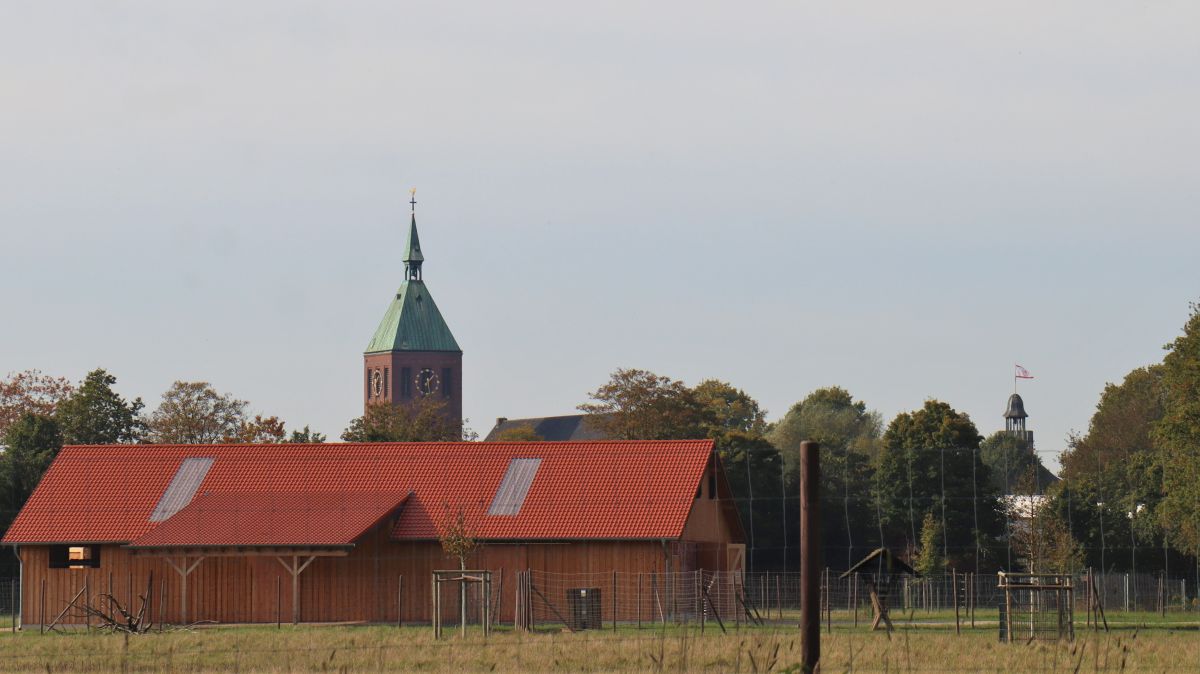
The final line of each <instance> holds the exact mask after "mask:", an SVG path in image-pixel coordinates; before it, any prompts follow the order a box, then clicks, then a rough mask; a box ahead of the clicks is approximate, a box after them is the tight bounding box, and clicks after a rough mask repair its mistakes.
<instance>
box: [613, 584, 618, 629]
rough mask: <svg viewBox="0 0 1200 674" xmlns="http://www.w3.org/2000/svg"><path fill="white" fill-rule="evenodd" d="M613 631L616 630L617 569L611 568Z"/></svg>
mask: <svg viewBox="0 0 1200 674" xmlns="http://www.w3.org/2000/svg"><path fill="white" fill-rule="evenodd" d="M612 607H613V631H614V632H616V631H617V571H616V569H613V583H612Z"/></svg>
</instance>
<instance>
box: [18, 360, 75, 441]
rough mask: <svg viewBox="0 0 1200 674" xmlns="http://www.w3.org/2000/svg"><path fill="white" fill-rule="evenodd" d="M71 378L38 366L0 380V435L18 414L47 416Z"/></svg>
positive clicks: (66, 391) (63, 395) (67, 389)
mask: <svg viewBox="0 0 1200 674" xmlns="http://www.w3.org/2000/svg"><path fill="white" fill-rule="evenodd" d="M71 390H72V387H71V382H69V381H67V380H66V379H65V378H63V377H51V376H50V375H47V374H43V373H42V372H41V370H25V371H24V372H18V373H16V374H12V373H10V374H9V375H8V377H6V378H5V379H3V380H0V437H3V435H4V432H5V430H6V429H7V428H8V426H9V424H11V423H13V422H14V421H16V420H17V419H19V418H20V417H21V415H22V414H25V413H26V412H29V413H31V414H40V415H43V416H50V415H52V414H54V412H55V410H57V409H58V404H59V403H60V402H62V400H63V399H64V398H66V397H67V396H68V395H70V394H71Z"/></svg>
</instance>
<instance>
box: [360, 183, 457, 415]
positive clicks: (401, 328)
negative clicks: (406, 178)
mask: <svg viewBox="0 0 1200 674" xmlns="http://www.w3.org/2000/svg"><path fill="white" fill-rule="evenodd" d="M409 203H410V204H411V205H412V216H411V217H412V220H411V223H410V225H409V228H408V242H407V244H406V245H405V249H404V282H403V283H401V284H400V289H399V290H397V291H396V295H395V297H393V298H392V301H391V303H390V304H389V305H388V308H387V311H386V312H385V313H384V314H383V320H382V321H380V323H379V327H378V328H376V329H375V335H374V336H372V337H371V343H370V344H368V345H367V349H366V351H365V352H363V386H364V390H363V402H364V407H366V406H367V405H374V404H376V403H390V404H395V405H398V404H403V403H407V402H411V401H413V400H414V399H416V398H418V397H421V396H438V397H439V398H441V399H442V400H443V401H444V402H445V404H446V414H447V415H449V416H450V417H451V418H452V419H453V420H454V421H455V422H456V423H461V422H462V349H460V348H459V347H458V342H457V341H455V339H454V335H453V334H451V333H450V328H449V326H447V325H446V321H445V320H444V319H443V318H442V313H441V312H440V311H438V308H437V304H435V303H434V301H433V296H432V295H430V294H429V289H428V288H427V287H425V281H424V280H423V279H422V278H421V266H422V264H423V263H424V262H425V256H424V255H422V254H421V240H420V239H419V238H418V237H417V213H416V210H417V200H416V190H415V189H414V190H413V198H412V200H411V201H410V202H409Z"/></svg>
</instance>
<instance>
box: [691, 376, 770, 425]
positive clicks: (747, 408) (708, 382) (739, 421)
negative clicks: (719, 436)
mask: <svg viewBox="0 0 1200 674" xmlns="http://www.w3.org/2000/svg"><path fill="white" fill-rule="evenodd" d="M692 393H693V395H694V396H695V397H696V400H697V402H699V403H700V405H701V406H702V407H703V408H704V410H705V415H704V416H705V417H706V418H704V419H703V423H704V424H706V425H707V426H708V428H709V433H708V434H709V435H710V436H712V435H714V434H715V433H720V432H732V431H740V432H742V433H751V434H754V435H763V434H764V433H766V430H767V411H766V410H764V409H762V408H761V407H759V405H758V401H757V400H755V399H754V398H751V397H750V396H749V395H748V394H747V393H746V392H745V391H743V390H742V389H740V388H737V387H735V386H733V385H732V384H730V383H728V382H723V381H721V380H719V379H705V380H704V381H702V382H700V383H699V384H696V387H695V388H694V389H692Z"/></svg>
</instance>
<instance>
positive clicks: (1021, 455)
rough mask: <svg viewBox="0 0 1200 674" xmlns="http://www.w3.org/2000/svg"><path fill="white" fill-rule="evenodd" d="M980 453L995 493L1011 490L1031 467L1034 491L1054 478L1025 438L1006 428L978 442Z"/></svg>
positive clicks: (1048, 484) (1039, 490) (1042, 487)
mask: <svg viewBox="0 0 1200 674" xmlns="http://www.w3.org/2000/svg"><path fill="white" fill-rule="evenodd" d="M979 455H980V458H981V459H982V461H983V462H984V463H985V464H987V467H988V471H989V472H990V474H991V483H992V488H993V489H994V490H995V491H996V493H998V494H1011V493H1013V491H1012V490H1013V488H1014V486H1015V485H1016V484H1017V483H1018V482H1019V481H1020V480H1021V478H1022V477H1023V476H1025V475H1026V474H1028V473H1029V470H1030V469H1031V468H1032V469H1033V471H1034V472H1033V476H1034V477H1033V481H1032V482H1031V484H1032V485H1033V486H1032V489H1033V492H1032V493H1035V494H1041V493H1044V492H1045V491H1046V488H1047V487H1049V486H1050V485H1051V484H1053V483H1054V482H1055V481H1056V479H1057V478H1055V477H1054V473H1051V472H1050V471H1049V470H1047V469H1046V467H1045V466H1043V465H1042V461H1041V459H1040V458H1039V457H1038V455H1037V453H1036V452H1034V450H1033V447H1032V446H1031V445H1030V444H1029V441H1028V440H1026V439H1025V438H1023V437H1021V436H1019V435H1014V434H1012V433H1009V432H1007V431H996V432H995V433H992V434H991V435H989V436H988V437H987V438H984V440H983V442H981V443H979Z"/></svg>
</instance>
